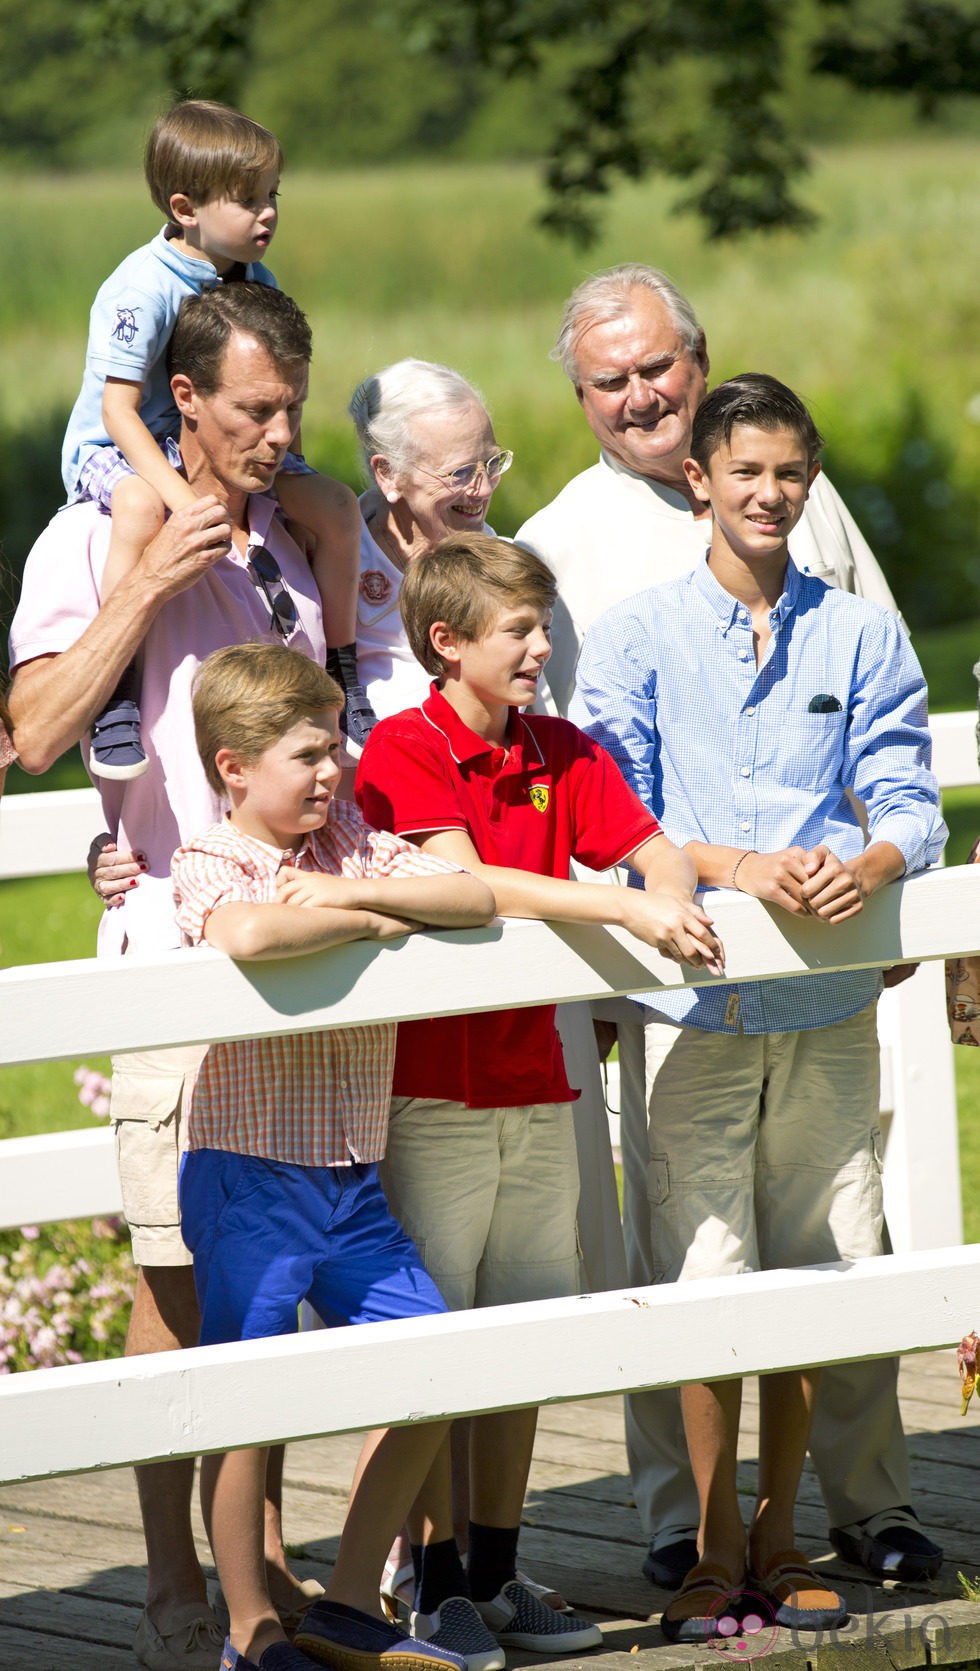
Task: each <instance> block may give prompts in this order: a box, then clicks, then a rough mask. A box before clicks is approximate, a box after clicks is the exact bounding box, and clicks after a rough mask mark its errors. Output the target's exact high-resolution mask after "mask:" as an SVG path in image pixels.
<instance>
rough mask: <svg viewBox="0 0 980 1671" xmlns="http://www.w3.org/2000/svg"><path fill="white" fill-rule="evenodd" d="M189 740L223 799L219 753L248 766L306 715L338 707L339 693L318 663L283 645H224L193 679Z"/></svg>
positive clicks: (203, 662) (210, 780)
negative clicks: (229, 751) (231, 752)
mask: <svg viewBox="0 0 980 1671" xmlns="http://www.w3.org/2000/svg"><path fill="white" fill-rule="evenodd" d="M193 705H194V737H195V740H196V742H197V752H198V754H199V755H200V756H201V764H202V765H203V767H204V770H205V773H206V774H207V780H208V782H209V784H210V785H211V788H212V789H213V790H214V791H215V792H216V794H218V795H224V793H225V786H224V784H223V783H222V781H221V773H220V772H219V771H218V768H217V766H216V765H215V763H214V762H215V755H216V754H217V753H218V750H219V749H222V748H230V749H234V751H235V753H236V754H239V755H240V756H241V758H242V759H243V760H244V761H245V762H246V763H248V764H253V763H254V762H255V761H256V760H258V758H259V756H260V755H262V754H264V753H265V751H266V749H268V748H272V746H273V744H274V743H277V742H278V741H279V739H280V737H284V736H285V735H286V732H287V731H289V730H290V728H291V727H292V726H293V725H295V724H296V721H297V720H298V719H303V718H304V717H306V716H307V715H309V714H316V713H320V712H321V711H322V709H324V708H342V707H343V706H344V693H343V691H342V690H341V688H340V686H339V685H338V684H337V682H336V680H334V679H331V677H330V674H329V673H328V672H327V671H326V669H325V668H323V667H321V666H320V664H319V662H315V661H311V660H310V658H309V656H301V655H300V653H299V651H298V650H288V649H287V648H286V646H285V644H229V645H228V646H227V647H226V648H225V649H224V650H215V652H214V654H213V655H210V656H208V657H207V660H206V661H202V663H201V665H200V667H199V668H198V670H197V672H196V674H195V675H194V686H193Z"/></svg>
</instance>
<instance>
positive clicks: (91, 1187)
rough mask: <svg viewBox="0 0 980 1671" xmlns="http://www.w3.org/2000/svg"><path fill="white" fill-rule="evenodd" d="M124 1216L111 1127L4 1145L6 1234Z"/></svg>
mask: <svg viewBox="0 0 980 1671" xmlns="http://www.w3.org/2000/svg"><path fill="white" fill-rule="evenodd" d="M121 1212H122V1195H121V1193H120V1189H119V1173H118V1171H117V1169H116V1145H115V1139H114V1138H113V1135H112V1132H111V1130H109V1128H108V1127H102V1128H101V1129H100V1128H99V1127H98V1126H95V1127H89V1128H88V1129H84V1130H81V1131H55V1132H50V1133H47V1134H46V1135H44V1136H42V1137H8V1138H6V1139H5V1141H4V1142H2V1143H0V1230H15V1229H17V1228H18V1227H19V1226H20V1225H22V1224H56V1223H57V1222H58V1221H59V1220H60V1219H66V1218H104V1217H106V1216H107V1215H109V1214H112V1213H121Z"/></svg>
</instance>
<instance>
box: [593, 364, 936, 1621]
mask: <svg viewBox="0 0 980 1671" xmlns="http://www.w3.org/2000/svg"><path fill="white" fill-rule="evenodd" d="M820 446H821V440H820V436H819V435H818V433H817V431H816V428H815V426H814V424H813V421H812V419H811V418H810V415H809V413H808V412H807V410H806V408H805V406H804V405H803V403H802V402H801V401H800V400H799V399H798V398H797V396H796V395H794V394H793V393H792V392H791V391H790V390H789V389H787V388H785V387H784V385H783V384H781V383H778V382H777V381H776V380H775V379H774V378H771V377H765V376H762V375H745V376H742V377H738V378H734V379H732V380H731V381H730V382H728V383H723V384H721V385H720V386H719V387H718V388H716V389H715V390H713V392H712V393H711V394H710V395H708V397H707V398H706V400H705V401H704V403H703V405H702V406H701V407H700V409H699V411H698V413H697V416H696V418H695V420H694V428H693V434H692V441H691V454H692V456H691V457H690V458H688V459H687V460H686V462H685V470H686V473H687V476H688V480H689V482H690V484H691V487H692V489H693V491H694V493H695V494H696V496H697V498H698V499H700V500H701V501H702V503H704V504H708V505H710V507H711V511H712V532H711V544H710V549H709V551H708V553H707V557H706V560H705V562H704V563H703V564H701V565H700V567H699V568H698V569H696V570H695V571H694V572H693V573H692V574H690V575H686V576H684V577H682V578H681V579H679V580H676V581H672V582H670V583H669V584H667V585H665V586H657V587H653V588H651V589H650V590H649V591H646V592H641V593H639V594H638V595H637V596H635V597H633V598H629V599H627V600H626V601H625V602H624V603H622V604H619V605H617V606H616V607H615V608H614V609H611V610H609V611H608V613H607V614H606V615H604V616H603V617H602V619H601V620H600V621H599V622H597V623H596V625H595V626H594V627H593V629H592V631H591V632H590V633H589V634H588V636H587V638H586V641H585V645H584V648H583V651H582V657H581V660H580V663H579V669H578V686H577V690H576V696H575V700H574V703H573V707H572V714H573V717H574V718H575V719H576V720H577V721H578V723H579V724H580V725H581V726H582V727H583V728H584V729H585V730H587V731H588V732H589V734H590V735H591V736H593V737H594V738H596V740H597V741H599V742H601V743H603V744H604V745H605V747H606V748H608V749H609V751H610V753H612V755H613V757H614V758H615V759H616V760H617V761H618V763H619V765H620V766H621V768H622V770H623V772H624V775H625V776H626V777H627V779H628V780H629V782H630V783H631V784H632V785H633V788H634V789H635V790H636V791H637V793H638V794H639V796H640V798H641V799H642V800H643V801H644V802H645V803H646V805H647V806H649V807H650V808H651V810H653V811H654V812H655V813H656V814H657V815H658V816H659V817H660V818H661V819H662V821H663V824H664V827H665V829H666V831H667V833H668V834H670V835H671V837H672V838H673V840H674V841H675V842H676V843H677V844H678V846H681V847H684V848H686V851H687V852H688V853H689V854H690V856H691V857H692V858H693V859H694V861H695V863H696V865H697V867H698V874H699V876H700V879H701V882H702V883H703V884H705V885H707V886H710V887H723V888H731V887H734V888H737V889H739V890H740V891H741V892H743V893H749V894H753V895H754V896H755V897H756V898H758V899H764V900H766V901H768V902H769V903H770V904H773V905H778V906H780V907H781V908H782V909H783V910H786V911H788V912H790V913H791V914H792V915H794V916H801V917H802V916H815V917H817V918H819V919H820V920H821V921H823V922H826V923H827V924H829V925H833V924H834V923H838V922H843V921H846V920H847V919H848V918H849V917H852V916H854V915H856V913H857V912H859V911H860V910H861V909H862V906H863V903H864V900H865V899H866V898H867V897H868V896H869V895H870V894H872V893H874V892H875V891H876V890H877V889H878V888H880V887H883V886H884V885H885V884H886V883H888V882H892V881H895V880H897V878H899V877H901V876H904V875H907V874H909V873H910V872H912V871H915V870H919V869H921V868H922V867H923V866H925V865H928V864H932V863H934V862H935V861H936V860H937V859H938V858H939V856H940V853H941V852H942V847H943V842H944V840H945V835H946V830H945V826H944V824H943V822H942V819H941V817H940V815H939V806H938V802H939V797H938V786H937V784H936V780H935V778H934V777H933V775H932V773H931V771H930V770H929V759H930V741H929V734H928V731H927V729H926V718H927V713H926V688H925V682H924V680H923V676H922V671H921V669H920V667H919V664H918V662H917V660H916V657H915V655H914V653H913V651H912V649H911V646H910V645H909V643H908V640H907V639H906V637H905V634H904V632H903V631H902V629H901V627H900V626H899V625H898V623H897V622H896V621H895V619H894V618H893V617H892V616H891V615H890V614H889V613H888V611H886V610H885V609H882V608H880V607H879V606H877V605H875V604H870V603H867V602H865V601H864V600H863V599H860V598H856V597H852V596H850V595H848V594H846V593H844V592H840V591H837V590H835V589H834V588H832V587H828V586H826V585H825V584H824V583H823V582H822V581H820V580H816V579H815V578H813V577H812V576H810V575H808V574H807V573H805V572H803V573H801V572H800V571H799V570H798V569H797V568H796V567H795V566H794V564H793V562H792V559H791V556H790V550H789V546H790V544H791V543H792V533H793V529H794V528H795V526H796V524H797V522H798V521H799V518H800V516H801V514H802V511H803V507H804V505H805V503H806V498H807V493H808V490H809V487H810V485H811V483H812V482H813V480H814V478H815V476H816V474H817V472H818V470H819V468H820V466H819V463H818V454H819V450H820ZM848 790H850V791H853V793H854V795H855V796H857V798H858V799H860V800H861V801H863V802H864V803H865V805H866V807H867V813H868V824H869V832H870V833H869V838H868V840H867V843H866V841H865V837H864V835H863V833H862V830H861V827H860V825H859V823H858V820H857V818H856V816H855V813H854V811H853V809H852V806H851V804H850V802H849V800H848V798H847V793H846V792H847V791H848ZM881 984H882V981H881V972H880V970H877V969H869V970H857V971H851V972H845V973H842V974H830V975H817V976H813V977H810V976H807V977H803V978H801V979H798V980H797V979H794V980H791V981H789V980H788V981H770V982H765V981H761V982H755V983H751V984H747V985H742V986H737V987H732V986H729V985H725V986H721V985H718V986H714V987H711V988H703V989H701V990H700V991H697V992H693V991H690V992H685V993H676V994H675V993H671V994H664V995H661V996H658V997H657V1000H656V1008H657V1011H658V1012H660V1013H659V1014H658V1015H657V1016H656V1018H655V1020H653V1021H651V1022H650V1023H648V1026H647V1029H646V1032H647V1040H646V1049H647V1090H648V1096H649V1099H650V1118H649V1131H648V1134H646V1137H647V1141H645V1142H643V1143H642V1146H641V1145H640V1144H639V1141H638V1134H633V1136H634V1147H633V1150H632V1152H628V1151H626V1146H625V1142H624V1151H626V1152H624V1170H625V1173H626V1179H627V1187H628V1188H633V1189H642V1190H643V1192H644V1197H645V1198H646V1199H647V1200H648V1203H649V1215H648V1217H649V1245H648V1247H647V1249H646V1254H647V1260H648V1268H649V1270H650V1273H651V1280H654V1281H663V1282H668V1281H676V1280H684V1279H688V1278H692V1277H700V1276H717V1275H720V1274H723V1273H726V1272H733V1273H734V1272H740V1271H747V1270H757V1269H760V1268H762V1269H769V1268H773V1267H778V1266H790V1267H792V1266H800V1265H811V1264H817V1263H820V1262H822V1261H825V1260H835V1259H852V1258H862V1257H866V1256H868V1255H872V1254H877V1253H880V1252H881V1235H882V1224H883V1219H882V1204H881V1182H880V1175H879V1165H878V1159H877V1152H876V1151H877V1132H876V1130H875V1127H876V1124H877V1109H878V1087H879V1071H878V1043H877V1033H876V1026H875V1008H876V1000H877V997H878V994H879V992H880V990H881ZM663 1017H668V1018H669V1020H670V1024H669V1025H666V1024H664V1022H663V1019H662V1018H663ZM817 1379H818V1371H817V1370H814V1369H808V1370H803V1371H793V1372H787V1373H785V1374H777V1375H769V1376H765V1377H763V1379H762V1381H761V1402H762V1438H761V1441H760V1460H759V1485H758V1499H757V1503H756V1508H755V1512H754V1515H753V1520H752V1525H751V1528H750V1530H749V1534H748V1540H747V1541H746V1533H745V1528H744V1526H743V1524H742V1519H741V1513H740V1510H739V1506H738V1497H737V1492H736V1487H735V1452H736V1441H737V1436H738V1422H739V1406H740V1400H741V1383H740V1382H738V1381H726V1382H723V1383H717V1384H715V1385H693V1386H690V1387H685V1388H683V1389H682V1393H681V1403H682V1409H683V1415H684V1426H685V1433H686V1436H687V1443H688V1448H689V1450H690V1453H691V1462H692V1468H693V1472H694V1476H695V1480H696V1483H697V1487H698V1495H699V1500H700V1504H701V1525H700V1530H699V1537H698V1549H699V1552H700V1560H699V1561H698V1563H697V1565H696V1566H695V1567H694V1568H693V1569H692V1571H691V1572H690V1573H689V1574H688V1576H687V1578H686V1579H685V1582H684V1585H683V1587H682V1589H681V1590H680V1591H679V1592H678V1595H677V1597H676V1598H675V1599H674V1601H672V1602H671V1604H670V1605H669V1606H668V1608H667V1609H666V1611H665V1613H664V1615H663V1620H662V1624H663V1630H664V1633H665V1635H666V1636H667V1637H668V1638H669V1639H670V1640H671V1641H678V1640H679V1641H700V1640H704V1639H705V1638H708V1637H711V1636H714V1635H715V1634H717V1633H718V1629H719V1622H720V1618H721V1616H722V1614H723V1612H724V1611H725V1608H726V1605H727V1603H728V1600H729V1598H730V1597H731V1594H732V1592H733V1591H735V1592H737V1591H738V1590H739V1588H740V1587H741V1586H742V1585H743V1584H746V1583H748V1584H750V1585H751V1587H752V1588H753V1589H754V1590H756V1591H762V1592H763V1593H764V1594H766V1595H767V1596H768V1597H769V1599H770V1601H771V1604H772V1607H773V1610H774V1613H775V1617H776V1619H777V1621H778V1622H779V1623H780V1624H785V1625H787V1626H791V1627H794V1628H796V1629H824V1628H829V1627H831V1626H833V1625H834V1624H836V1623H839V1622H840V1621H841V1620H842V1619H843V1618H844V1616H845V1613H844V1607H843V1603H842V1602H841V1599H840V1597H839V1596H837V1595H836V1593H835V1592H834V1591H831V1590H828V1589H827V1588H826V1587H825V1585H824V1584H823V1583H822V1581H821V1580H820V1579H819V1578H818V1577H816V1575H815V1574H813V1573H812V1571H811V1570H810V1568H809V1566H808V1563H807V1561H806V1559H805V1557H804V1556H802V1555H801V1554H800V1553H799V1551H798V1550H796V1549H795V1548H794V1547H793V1505H794V1501H795V1497H796V1491H797V1486H798V1483H799V1477H800V1471H801V1469H802V1466H803V1459H804V1456H805V1453H806V1447H807V1438H808V1434H809V1428H810V1419H811V1412H812V1406H813V1397H814V1391H815V1387H816V1384H817ZM854 1419H855V1422H856V1423H857V1422H858V1421H860V1420H861V1412H858V1411H856V1412H855V1417H854ZM882 1506H885V1505H882Z"/></svg>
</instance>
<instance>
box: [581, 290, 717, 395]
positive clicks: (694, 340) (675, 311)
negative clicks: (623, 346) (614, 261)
mask: <svg viewBox="0 0 980 1671" xmlns="http://www.w3.org/2000/svg"><path fill="white" fill-rule="evenodd" d="M637 289H644V290H651V291H652V292H653V294H654V295H655V296H657V297H659V299H660V301H661V302H663V304H664V307H665V308H666V309H667V312H668V313H669V314H670V317H671V318H672V320H673V321H674V324H675V325H676V327H677V330H678V332H679V334H680V336H681V338H682V340H683V342H684V344H685V346H686V347H687V348H689V349H690V350H691V353H692V354H697V353H699V352H700V350H701V349H702V348H703V347H704V332H703V330H702V329H701V326H700V324H699V323H698V317H697V314H696V313H695V312H694V309H693V308H692V306H691V304H690V302H689V301H688V299H687V297H686V296H684V295H682V294H681V292H680V291H679V290H678V288H677V286H676V284H675V283H674V282H673V280H672V279H670V278H668V277H667V274H666V273H662V272H661V271H660V269H659V268H658V267H646V266H644V265H643V263H642V262H640V261H627V262H624V263H623V265H622V266H620V267H609V268H608V269H607V270H606V271H605V272H603V273H592V274H591V276H590V277H589V278H587V279H584V280H583V282H582V283H581V284H580V285H579V286H578V289H577V290H573V291H572V294H571V295H570V296H569V298H568V301H567V302H566V303H565V311H564V313H563V314H562V320H561V329H560V330H559V332H558V336H557V337H556V339H555V346H554V348H553V349H552V350H551V358H552V359H553V360H557V361H558V363H559V365H560V366H561V369H562V371H563V372H564V373H565V376H566V377H568V378H570V380H571V381H572V382H573V383H574V384H575V386H576V388H577V387H578V384H579V378H578V370H577V366H576V362H575V353H576V349H577V347H578V341H579V338H580V337H581V335H582V333H583V332H584V331H586V330H589V329H590V328H591V327H592V326H593V325H608V324H609V323H610V322H611V321H612V320H613V319H621V318H622V317H623V315H624V314H626V313H628V312H629V308H630V292H631V291H633V290H637Z"/></svg>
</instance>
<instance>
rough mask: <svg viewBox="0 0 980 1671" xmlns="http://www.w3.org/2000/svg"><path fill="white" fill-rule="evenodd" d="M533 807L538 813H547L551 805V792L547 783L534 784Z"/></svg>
mask: <svg viewBox="0 0 980 1671" xmlns="http://www.w3.org/2000/svg"><path fill="white" fill-rule="evenodd" d="M530 795H531V805H532V806H533V807H536V808H537V810H538V812H547V810H548V807H549V805H550V803H551V790H550V789H549V788H548V785H547V784H546V783H532V785H531V789H530Z"/></svg>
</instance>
